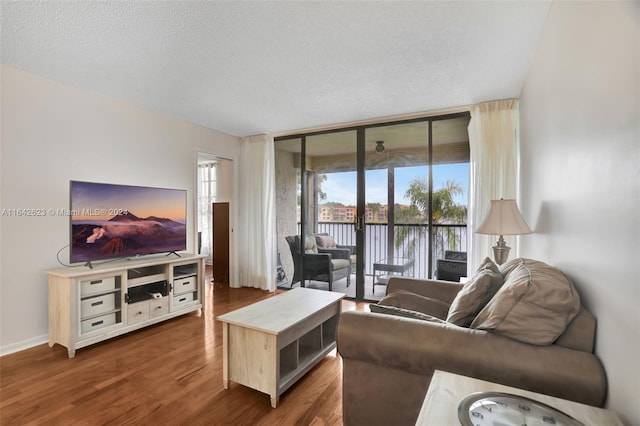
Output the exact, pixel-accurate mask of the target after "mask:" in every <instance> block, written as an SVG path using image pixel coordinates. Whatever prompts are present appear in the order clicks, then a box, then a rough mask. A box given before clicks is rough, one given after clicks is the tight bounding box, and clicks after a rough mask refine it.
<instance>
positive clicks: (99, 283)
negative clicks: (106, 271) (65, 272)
mask: <svg viewBox="0 0 640 426" xmlns="http://www.w3.org/2000/svg"><path fill="white" fill-rule="evenodd" d="M115 288H116V277H105V278H98V279H95V280H84V281H80V295H81V296H87V295H89V294H96V293H102V292H104V291H109V290H115Z"/></svg>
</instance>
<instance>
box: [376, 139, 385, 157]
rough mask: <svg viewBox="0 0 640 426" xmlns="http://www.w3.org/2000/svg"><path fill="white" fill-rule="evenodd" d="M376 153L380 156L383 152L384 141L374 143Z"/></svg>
mask: <svg viewBox="0 0 640 426" xmlns="http://www.w3.org/2000/svg"><path fill="white" fill-rule="evenodd" d="M376 152H377V153H378V154H382V153H383V152H384V141H376Z"/></svg>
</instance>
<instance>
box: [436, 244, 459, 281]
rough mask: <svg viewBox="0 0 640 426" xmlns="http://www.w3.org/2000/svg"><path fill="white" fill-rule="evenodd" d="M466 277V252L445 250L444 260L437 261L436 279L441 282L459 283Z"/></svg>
mask: <svg viewBox="0 0 640 426" xmlns="http://www.w3.org/2000/svg"><path fill="white" fill-rule="evenodd" d="M466 276H467V252H466V251H453V250H445V252H444V259H438V261H437V270H436V277H437V279H439V280H442V281H455V282H460V278H461V277H466Z"/></svg>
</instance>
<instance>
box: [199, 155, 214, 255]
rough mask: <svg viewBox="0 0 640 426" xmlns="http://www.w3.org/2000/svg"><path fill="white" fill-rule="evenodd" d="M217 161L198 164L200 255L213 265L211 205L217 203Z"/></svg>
mask: <svg viewBox="0 0 640 426" xmlns="http://www.w3.org/2000/svg"><path fill="white" fill-rule="evenodd" d="M217 165H218V163H217V162H216V161H207V162H202V163H199V164H198V232H199V233H200V238H201V241H200V243H201V246H200V247H199V249H200V254H203V255H206V256H207V258H206V259H205V260H206V262H207V263H211V262H212V261H213V258H212V257H211V245H212V241H211V235H212V234H211V204H212V203H213V202H214V201H216V168H217Z"/></svg>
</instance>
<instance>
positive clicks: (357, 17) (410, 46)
mask: <svg viewBox="0 0 640 426" xmlns="http://www.w3.org/2000/svg"><path fill="white" fill-rule="evenodd" d="M549 7H550V1H442V2H436V1H412V2H397V1H385V2H366V1H364V2H363V1H358V2H337V1H336V2H334V1H332V2H329V1H322V2H308V1H299V2H269V1H266V2H231V1H224V2H222V1H162V2H160V1H158V2H156V1H135V2H121V1H100V2H98V1H89V2H67V1H49V2H44V1H42V2H32V1H20V2H8V1H4V0H3V1H2V5H1V10H0V12H1V22H0V25H1V27H0V28H1V36H2V40H1V43H2V44H1V53H2V63H3V64H5V65H9V66H13V67H15V68H19V69H22V70H25V71H29V72H32V73H35V74H39V75H43V76H45V77H48V78H50V79H53V80H56V81H60V82H63V83H65V84H69V85H71V86H75V87H79V88H83V89H86V90H90V91H93V92H97V93H100V94H104V95H107V96H110V97H112V98H116V99H120V100H124V101H127V102H130V103H132V104H135V105H139V106H141V107H144V108H147V109H151V110H154V111H158V112H161V113H165V114H168V115H171V116H174V117H178V118H181V119H184V120H187V121H191V122H194V123H198V124H201V125H203V126H206V127H209V128H213V129H217V130H220V131H223V132H226V133H229V134H232V135H236V136H247V135H252V134H258V133H282V132H285V131H289V130H295V129H305V128H311V127H317V126H324V125H331V124H335V123H343V122H352V121H358V120H367V119H372V118H376V117H388V116H393V115H401V114H411V113H416V112H422V111H430V110H436V109H443V108H451V107H458V106H464V105H470V104H474V103H478V102H482V101H488V100H494V99H502V98H510V97H518V96H519V95H520V91H521V89H522V85H523V83H524V81H525V78H526V74H527V72H528V68H529V64H530V63H531V61H532V59H533V55H534V53H535V48H536V46H537V42H538V40H539V38H540V34H541V32H542V28H543V26H544V21H545V18H546V15H547V12H548V10H549Z"/></svg>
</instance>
